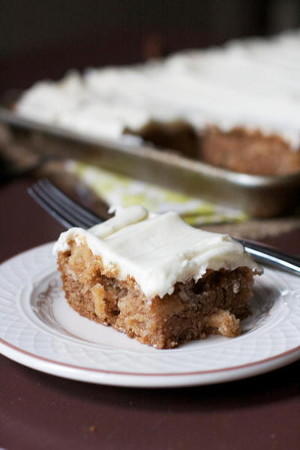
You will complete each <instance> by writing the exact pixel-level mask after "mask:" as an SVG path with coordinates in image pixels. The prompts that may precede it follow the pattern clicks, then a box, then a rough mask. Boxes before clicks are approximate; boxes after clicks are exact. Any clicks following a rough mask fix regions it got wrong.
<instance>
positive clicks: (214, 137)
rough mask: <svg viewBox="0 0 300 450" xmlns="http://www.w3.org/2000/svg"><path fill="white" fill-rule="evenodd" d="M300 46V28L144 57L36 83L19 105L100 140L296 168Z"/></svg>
mask: <svg viewBox="0 0 300 450" xmlns="http://www.w3.org/2000/svg"><path fill="white" fill-rule="evenodd" d="M299 51H300V32H299V31H294V32H288V33H284V34H281V35H279V36H276V37H273V38H269V39H247V40H239V41H232V42H229V43H228V44H226V45H224V46H222V47H215V48H211V49H208V50H192V51H185V52H181V53H178V54H175V55H173V56H170V57H168V58H166V59H163V60H157V61H151V62H148V63H145V64H141V65H134V66H125V67H109V68H104V69H87V70H85V71H84V72H83V74H79V73H78V72H75V71H73V72H70V73H68V74H67V75H66V76H65V77H64V78H63V79H62V80H61V81H59V82H53V81H42V82H39V83H36V84H35V85H34V86H32V87H31V88H30V89H29V90H28V91H26V92H25V93H24V95H23V96H22V97H21V99H20V100H19V102H18V103H17V105H16V111H17V113H18V114H19V115H21V116H23V117H26V118H29V119H33V120H35V121H38V122H41V123H44V124H49V125H56V126H59V127H62V128H64V129H67V130H72V131H76V132H79V133H82V134H83V135H88V136H92V137H96V138H97V137H99V138H108V139H112V140H116V141H123V142H125V141H126V142H128V140H130V139H141V138H142V139H144V140H145V141H148V142H151V143H153V144H154V145H156V146H157V147H160V148H161V147H163V148H171V149H175V150H177V151H179V152H181V153H183V154H184V155H185V156H188V157H192V158H196V159H201V160H204V161H206V162H209V163H210V164H212V165H216V166H220V167H224V168H227V169H231V170H235V171H239V172H246V173H253V174H265V175H266V174H286V173H291V172H296V171H299V169H300V152H299V147H300V83H299V79H300V63H299V58H298V55H299Z"/></svg>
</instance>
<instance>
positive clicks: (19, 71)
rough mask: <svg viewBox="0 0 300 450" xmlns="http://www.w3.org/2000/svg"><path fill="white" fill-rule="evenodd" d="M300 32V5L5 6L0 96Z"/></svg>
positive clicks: (12, 0) (177, 1) (8, 1)
mask: <svg viewBox="0 0 300 450" xmlns="http://www.w3.org/2000/svg"><path fill="white" fill-rule="evenodd" d="M299 24H300V1H299V0H251V1H249V0H227V1H223V0H189V1H185V0H151V1H149V0H148V1H146V0H144V1H141V0H85V1H82V0H51V1H50V0H43V1H39V0H26V1H20V0H0V92H3V91H5V90H8V89H11V88H26V87H28V86H30V85H31V84H32V83H33V82H34V81H36V80H39V79H43V78H54V79H58V78H60V77H61V76H62V75H63V74H64V72H65V71H66V70H68V69H70V68H78V69H81V68H83V67H86V66H102V65H107V64H127V63H133V62H138V61H145V60H146V59H149V58H152V57H156V56H162V55H166V54H168V53H171V52H174V51H176V50H179V49H184V48H200V47H206V46H211V45H215V44H221V43H222V42H224V41H226V40H228V39H233V38H239V37H242V36H253V35H259V36H265V35H270V34H274V33H277V32H280V31H283V30H286V29H290V28H295V27H297V26H299Z"/></svg>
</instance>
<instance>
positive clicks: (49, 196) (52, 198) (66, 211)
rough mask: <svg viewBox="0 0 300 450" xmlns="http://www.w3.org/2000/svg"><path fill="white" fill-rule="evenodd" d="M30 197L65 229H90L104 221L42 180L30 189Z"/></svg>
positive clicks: (48, 182)
mask: <svg viewBox="0 0 300 450" xmlns="http://www.w3.org/2000/svg"><path fill="white" fill-rule="evenodd" d="M28 193H29V194H30V196H31V197H32V198H33V199H34V200H35V201H36V202H37V203H38V204H39V205H40V206H41V207H42V208H44V209H45V210H46V211H47V212H48V213H49V214H50V215H52V217H54V218H55V219H56V220H57V221H58V222H60V223H61V224H62V225H63V226H64V227H66V228H69V227H80V228H90V227H92V226H93V225H96V224H97V223H99V222H102V221H103V220H102V219H101V218H100V217H98V216H97V215H96V214H94V213H93V212H92V211H90V210H88V209H87V208H85V207H83V206H81V205H79V204H78V203H76V202H74V201H73V200H72V199H70V198H69V197H68V196H67V195H66V194H64V193H63V192H62V191H61V190H60V189H59V188H57V187H56V186H54V184H52V183H51V181H49V180H48V179H46V178H45V179H41V180H39V181H38V182H37V183H35V184H34V185H33V186H31V187H30V188H29V189H28Z"/></svg>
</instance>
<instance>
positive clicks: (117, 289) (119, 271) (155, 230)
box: [54, 206, 262, 349]
mask: <svg viewBox="0 0 300 450" xmlns="http://www.w3.org/2000/svg"><path fill="white" fill-rule="evenodd" d="M54 251H55V253H56V255H57V261H58V268H59V271H60V273H61V276H62V281H63V288H64V292H65V296H66V299H67V301H68V302H69V304H70V305H71V307H72V308H73V309H75V310H76V311H77V312H78V313H79V314H81V315H82V316H85V317H87V318H89V319H91V320H94V321H96V322H99V323H102V324H104V325H110V326H112V327H114V328H115V329H117V330H119V331H122V332H124V333H125V334H127V335H128V336H129V337H132V338H135V339H137V340H138V341H140V342H142V343H144V344H148V345H151V346H153V347H156V348H161V349H162V348H173V347H177V346H178V345H180V344H182V343H184V342H187V341H191V340H195V339H200V338H204V337H206V336H208V335H210V334H220V335H223V336H227V337H234V336H238V335H239V334H240V333H241V326H240V320H241V319H243V318H245V317H246V316H247V315H248V314H249V301H250V299H251V296H252V288H253V279H254V276H255V275H256V274H260V273H261V272H262V271H261V268H260V267H259V266H257V265H256V264H255V263H254V262H253V260H252V259H251V258H250V257H249V255H247V254H246V253H245V252H244V249H243V247H242V246H241V245H240V244H239V243H237V242H235V241H233V240H232V239H231V238H230V237H229V236H226V235H221V234H217V233H209V232H206V231H201V230H197V229H195V228H192V227H190V226H189V225H187V224H185V223H184V222H183V221H182V220H181V218H180V217H179V216H178V215H177V214H175V213H172V212H170V213H166V214H162V215H150V216H149V214H148V212H147V211H146V210H145V209H144V208H142V207H138V206H137V207H130V208H126V209H119V210H117V212H116V215H115V216H114V217H113V218H112V219H110V220H108V221H106V222H104V223H102V224H99V225H96V226H95V227H93V228H91V229H90V230H88V231H86V230H83V229H80V228H71V229H70V230H68V231H67V232H65V233H62V235H61V236H60V238H59V240H58V241H57V243H56V245H55V248H54Z"/></svg>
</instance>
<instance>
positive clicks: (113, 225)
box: [54, 206, 261, 299]
mask: <svg viewBox="0 0 300 450" xmlns="http://www.w3.org/2000/svg"><path fill="white" fill-rule="evenodd" d="M71 240H74V241H75V242H76V243H77V244H78V245H80V243H81V242H82V241H84V242H86V243H87V245H88V247H89V248H90V250H91V251H92V253H93V254H94V255H99V256H100V257H101V259H102V261H103V263H104V264H105V265H106V266H108V267H109V266H110V267H112V268H114V269H115V270H116V271H117V274H118V275H117V277H118V279H121V280H123V279H124V280H125V279H126V278H127V277H132V278H134V279H135V281H136V282H137V283H138V285H139V287H140V289H141V290H142V292H143V293H144V294H145V296H146V297H147V298H148V299H151V298H154V297H156V296H159V297H164V296H165V295H166V294H172V292H173V290H174V286H175V284H176V283H177V282H186V281H188V280H191V279H194V280H195V281H197V280H198V279H200V278H201V277H202V276H203V275H204V274H205V272H206V270H207V269H213V270H219V269H221V268H224V269H228V270H234V269H236V268H237V267H240V266H246V267H249V268H251V269H252V270H254V271H257V272H260V271H261V270H260V268H259V267H258V266H257V265H256V264H255V263H254V262H253V260H252V259H251V258H250V256H249V255H247V254H246V253H245V252H244V249H243V247H242V245H240V244H239V243H238V242H236V241H234V240H232V239H231V238H230V237H229V236H228V235H224V234H218V233H210V232H207V231H202V230H199V229H196V228H193V227H191V226H189V225H187V224H186V223H185V222H184V221H183V220H182V219H181V218H180V217H179V216H178V215H177V214H176V213H173V212H168V213H165V214H162V215H152V216H151V215H150V216H149V214H148V212H147V211H146V210H145V209H144V208H142V207H140V206H133V207H130V208H126V209H118V210H117V211H116V214H115V216H114V217H113V218H112V219H109V220H108V221H106V222H104V223H101V224H99V225H96V226H94V227H92V228H90V229H89V230H83V229H81V228H71V229H69V230H68V231H66V232H64V233H62V234H61V235H60V237H59V239H58V241H57V243H56V244H55V246H54V253H56V254H57V253H59V252H64V251H67V250H68V249H69V243H70V241H71Z"/></svg>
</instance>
